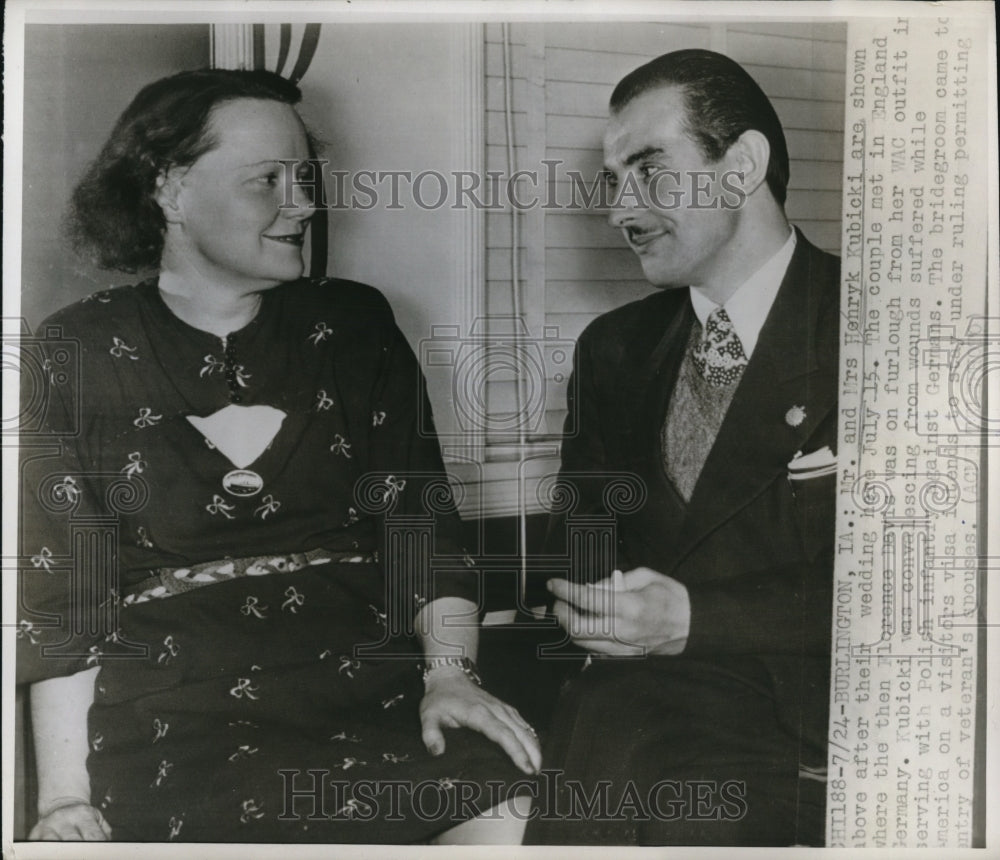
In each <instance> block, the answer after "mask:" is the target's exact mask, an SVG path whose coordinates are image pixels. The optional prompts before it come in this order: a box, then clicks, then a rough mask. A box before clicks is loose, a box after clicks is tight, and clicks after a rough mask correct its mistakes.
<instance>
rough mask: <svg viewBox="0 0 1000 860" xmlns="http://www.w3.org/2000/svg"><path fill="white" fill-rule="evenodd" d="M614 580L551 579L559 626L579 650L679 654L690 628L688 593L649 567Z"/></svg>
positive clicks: (632, 571) (627, 653)
mask: <svg viewBox="0 0 1000 860" xmlns="http://www.w3.org/2000/svg"><path fill="white" fill-rule="evenodd" d="M615 585H616V583H615V581H614V580H613V579H610V578H609V579H606V580H602V581H601V582H598V583H595V584H593V585H576V584H574V583H571V582H569V581H568V580H565V579H550V580H549V582H548V589H549V591H550V592H552V594H553V596H554V597H555V598H556V602H555V607H554V611H555V615H556V618H557V619H558V620H559V624H560V626H562V627H563V629H564V630H566V632H567V633H569V635H570V638H571V639H572V640H573V641H574V642H575V643H576V644H577V645H579V646H580V647H581V648H585V649H586V650H588V651H593V652H595V653H597V654H610V655H614V656H636V655H640V654H664V655H675V654H680V653H681V652H682V651H683V650H684V646H685V645H686V644H687V638H688V634H689V632H690V628H691V600H690V598H689V597H688V590H687V588H686V587H685V586H684V585H682V584H681V583H680V582H678V581H677V580H676V579H674V578H673V577H670V576H666V575H665V574H662V573H657V572H656V571H655V570H650V569H649V568H648V567H637V568H635V570H630V571H627V572H626V573H625V574H624V575H623V576H622V578H621V581H620V584H619V586H618V588H615Z"/></svg>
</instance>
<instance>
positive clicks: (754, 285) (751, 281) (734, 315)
mask: <svg viewBox="0 0 1000 860" xmlns="http://www.w3.org/2000/svg"><path fill="white" fill-rule="evenodd" d="M794 253H795V231H794V230H792V235H791V236H789V237H788V241H787V242H785V244H784V245H782V246H781V248H780V249H779V250H778V252H777V253H776V254H775V255H774V256H773V257H771V258H770V259H769V260H768V261H767V262H766V263H764V265H763V266H761V267H760V268H759V269H758V270H757V271H756V272H754V273H753V274H752V275H751V276H750V277H749V278H747V279H746V280H745V281H744V282H743V283H742V284H741V285H740V287H739V288H738V289H737V290H736V292H735V293H733V294H732V295H731V296H730V297H729V301H728V302H726V304H725V308H726V313H727V314H728V316H729V319H730V320H732V323H733V328H734V329H736V334H737V336H738V337H739V339H740V343H742V344H743V351H744V352H745V353H746V356H747V358H750V356H751V355H753V351H754V347H756V346H757V338H758V337H760V330H761V329H762V328H763V327H764V320H766V319H767V315H768V313H770V311H771V305H773V304H774V297H775V296H777V295H778V288H779V287H780V286H781V282H782V280H783V279H784V277H785V271H786V270H787V269H788V264H789V263H790V262H791V261H792V254H794ZM690 289H691V305H692V306H693V307H694V312H695V314H696V315H697V317H698V322H700V323H701V324H702V325H703V326H704V325H705V320H707V319H708V315H709V314H710V313H711V312H712V311H714V310H715V309H716V308H717V307H719V306H718V305H717V304H716V303H715V302H713V301H712V300H711V299H709V298H707V297H706V296H705V294H704V293H702V292H701V290H699V289H698V288H697V287H691V288H690Z"/></svg>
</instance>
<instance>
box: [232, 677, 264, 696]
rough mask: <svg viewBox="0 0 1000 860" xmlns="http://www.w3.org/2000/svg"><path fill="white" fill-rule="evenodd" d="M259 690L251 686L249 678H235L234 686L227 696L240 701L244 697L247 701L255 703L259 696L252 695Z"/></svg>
mask: <svg viewBox="0 0 1000 860" xmlns="http://www.w3.org/2000/svg"><path fill="white" fill-rule="evenodd" d="M259 690H260V688H259V687H255V686H253V682H252V681H251V680H250V679H249V678H237V679H236V686H235V687H233V688H231V689H230V690H229V695H230V696H233V697H234V698H236V699H242V698H243V697H244V696H246V697H247V698H248V699H253V700H254V701H256V700H257V699H259V698H260V696H255V695H254V693H256V692H258V691H259Z"/></svg>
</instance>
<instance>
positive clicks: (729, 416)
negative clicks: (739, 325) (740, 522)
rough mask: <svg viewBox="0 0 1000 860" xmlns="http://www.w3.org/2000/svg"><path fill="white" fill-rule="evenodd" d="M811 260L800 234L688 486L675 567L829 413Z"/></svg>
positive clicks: (831, 385) (781, 467)
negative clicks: (720, 420)
mask: <svg viewBox="0 0 1000 860" xmlns="http://www.w3.org/2000/svg"><path fill="white" fill-rule="evenodd" d="M816 256H818V252H817V251H816V250H815V249H813V248H812V247H811V246H810V245H809V244H808V242H807V241H806V240H805V239H804V238H803V237H802V235H801V234H799V236H798V245H797V247H796V252H795V254H794V255H793V257H792V261H791V263H790V264H789V267H788V271H787V272H786V274H785V278H784V279H783V281H782V284H781V288H780V289H779V291H778V295H777V297H776V299H775V302H774V305H773V307H772V309H771V312H770V314H769V315H768V318H767V321H766V322H765V323H764V327H763V328H762V329H761V333H760V338H759V339H758V343H757V347H756V349H755V350H754V354H753V357H752V359H751V361H750V363H749V365H747V368H746V371H745V372H744V374H743V379H742V381H741V382H740V385H739V387H738V388H737V390H736V394H735V395H734V397H733V401H732V403H731V404H730V407H729V410H728V412H727V413H726V417H725V419H724V421H723V423H722V427H721V428H720V429H719V434H718V436H717V437H716V440H715V444H714V445H713V447H712V450H711V452H710V453H709V456H708V459H707V460H706V462H705V466H704V468H703V469H702V472H701V475H700V476H699V478H698V483H697V484H696V486H695V489H694V494H693V495H692V497H691V501H690V504H689V505H688V509H687V516H686V517H685V519H684V529H683V532H682V534H681V535H680V537H679V544H678V546H677V555H676V559H677V562H680V560H681V559H682V558H683V557H684V556H685V555H686V554H687V553H688V552H690V551H691V550H692V549H693V548H694V547H695V546H696V545H697V544H698V543H700V542H701V541H702V540H703V539H704V538H705V537H706V536H707V535H708V534H709V533H710V532H712V531H714V530H715V529H716V528H718V527H719V525H721V524H722V523H723V522H725V521H726V520H727V519H729V518H730V517H732V516H733V515H734V514H735V513H737V512H738V511H739V510H741V509H742V508H744V507H745V506H746V505H747V504H749V503H750V502H751V501H752V500H753V499H754V498H755V497H756V496H757V495H759V494H760V493H761V492H763V491H764V489H765V488H766V487H767V486H768V485H769V484H770V483H771V482H772V481H773V480H774V479H775V478H776V477H778V476H780V475H781V474H782V473H784V472H786V471H787V464H788V462H789V460H791V459H792V457H793V456H794V455H795V453H796V451H799V450H801V447H802V445H803V444H804V443H805V442H806V440H807V439H808V438H809V436H810V435H811V434H812V433H813V431H814V430H815V429H816V427H817V426H818V425H819V423H820V422H821V421H822V420H823V418H824V417H825V416H826V415H827V414H828V413H829V412H830V410H831V409H833V408H835V406H836V401H837V376H836V370H834V371H833V372H832V373H831V372H830V370H829V369H828V368H823V367H821V366H820V362H819V358H818V355H817V327H818V324H819V304H820V292H821V289H820V288H821V287H822V286H823V285H822V283H819V281H820V280H821V278H820V277H819V274H818V272H815V271H813V260H814V259H815V257H816ZM796 407H797V409H796ZM800 419H801V420H800ZM796 425H797V426H796ZM748 453H749V456H747V454H748Z"/></svg>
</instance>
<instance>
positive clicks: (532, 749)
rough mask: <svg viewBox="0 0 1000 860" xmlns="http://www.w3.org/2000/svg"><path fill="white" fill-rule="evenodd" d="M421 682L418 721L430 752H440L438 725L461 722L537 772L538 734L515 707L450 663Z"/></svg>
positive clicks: (528, 770)
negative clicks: (422, 692) (424, 681)
mask: <svg viewBox="0 0 1000 860" xmlns="http://www.w3.org/2000/svg"><path fill="white" fill-rule="evenodd" d="M425 686H426V692H425V693H424V698H423V700H422V701H421V702H420V723H421V726H422V727H423V739H424V744H425V745H426V747H427V749H428V751H429V752H430V753H431V755H441V753H443V752H444V749H445V743H444V733H443V732H442V729H445V728H449V729H455V728H459V727H460V726H464V727H465V728H469V729H475V730H476V731H477V732H481V733H482V734H484V735H485V736H486V737H488V738H489V739H490V740H492V741H495V742H496V743H498V744H500V746H502V747H503V748H504V750H506V751H507V755H509V756H510V757H511V759H512V760H513V762H514V764H516V765H517V766H518V767H519V768H521V770H523V771H524V772H525V773H530V774H535V773H538V769H539V768H540V767H541V766H542V751H541V747H540V746H539V743H538V736H537V735H536V734H535V730H534V729H533V728H532V727H531V726H529V725H528V723H527V722H525V720H524V718H523V717H522V716H521V715H520V714H519V713H518V712H517V710H516V709H515V708H512V707H511V706H510V705H507V704H505V703H504V702H501V701H500V700H499V699H498V698H496V697H495V696H491V695H490V694H489V693H487V692H486V691H485V690H483V689H482V688H481V687H478V686H476V684H474V683H473V682H472V681H471V680H470V679H469V678H468V677H467V676H466V674H465V673H464V672H463V671H462V670H461V669H458V668H454V667H450V666H443V667H440V668H437V669H434V670H433V671H431V672H430V673H429V674H428V676H427V681H426V684H425Z"/></svg>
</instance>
